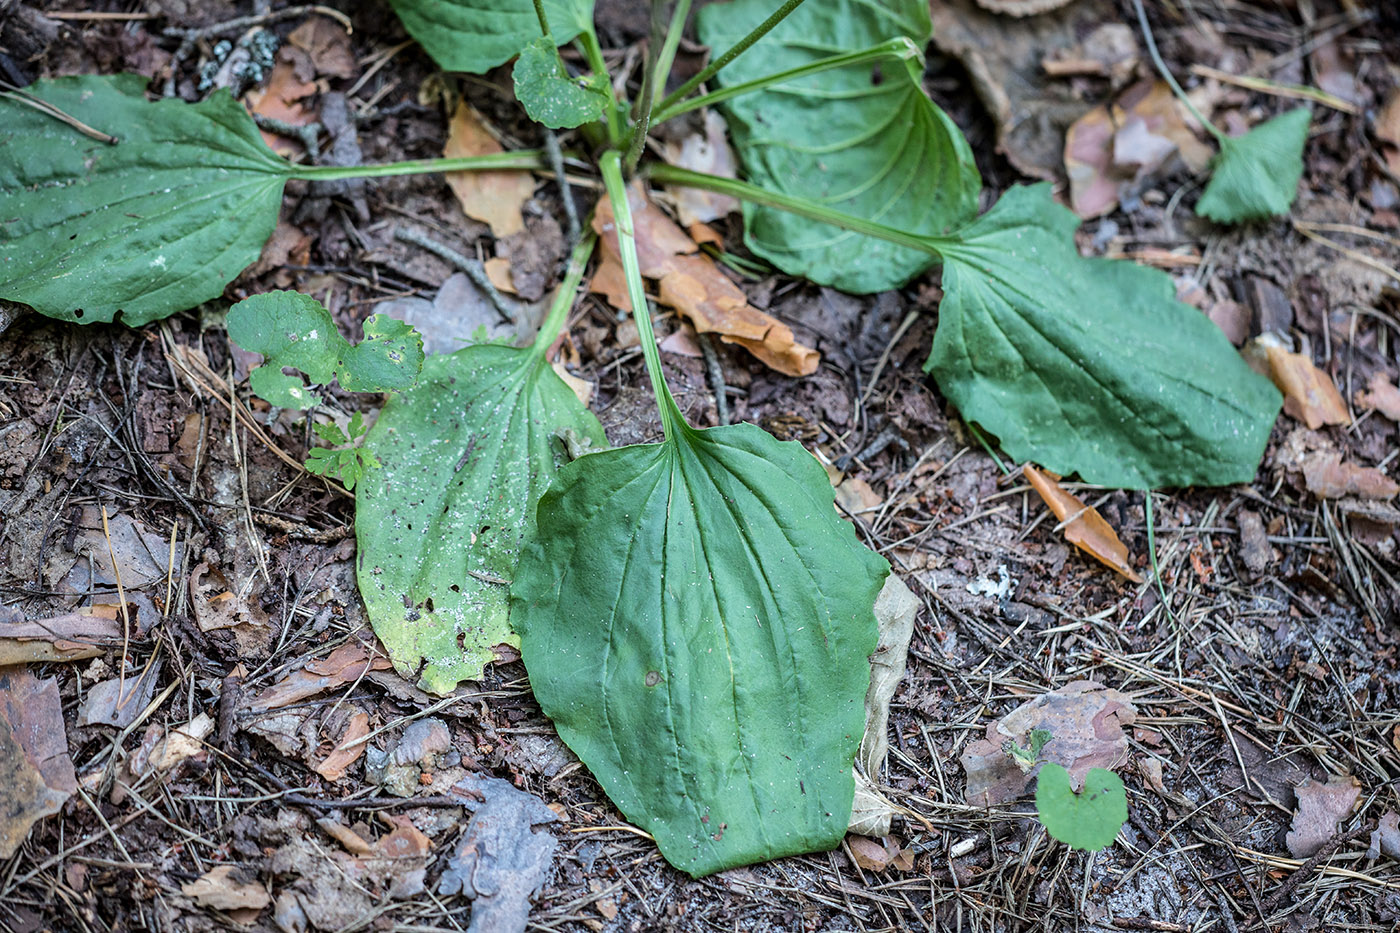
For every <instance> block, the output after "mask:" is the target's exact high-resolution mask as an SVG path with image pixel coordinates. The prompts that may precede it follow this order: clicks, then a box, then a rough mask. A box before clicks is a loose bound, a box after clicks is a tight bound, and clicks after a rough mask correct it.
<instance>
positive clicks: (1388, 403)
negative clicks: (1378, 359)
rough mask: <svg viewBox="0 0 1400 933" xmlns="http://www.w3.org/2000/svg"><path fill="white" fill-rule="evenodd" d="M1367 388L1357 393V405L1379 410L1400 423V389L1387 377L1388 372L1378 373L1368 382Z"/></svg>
mask: <svg viewBox="0 0 1400 933" xmlns="http://www.w3.org/2000/svg"><path fill="white" fill-rule="evenodd" d="M1366 389H1367V391H1363V392H1358V393H1356V404H1357V406H1359V407H1361V408H1365V409H1368V410H1371V411H1378V412H1380V413H1381V414H1382V415H1385V416H1386V417H1387V418H1389V419H1390V420H1391V421H1394V422H1396V423H1397V424H1400V389H1397V388H1396V387H1395V384H1394V383H1392V382H1391V381H1390V380H1389V379H1388V378H1386V374H1385V373H1376V374H1375V375H1374V376H1372V377H1371V381H1370V382H1369V383H1367V386H1366Z"/></svg>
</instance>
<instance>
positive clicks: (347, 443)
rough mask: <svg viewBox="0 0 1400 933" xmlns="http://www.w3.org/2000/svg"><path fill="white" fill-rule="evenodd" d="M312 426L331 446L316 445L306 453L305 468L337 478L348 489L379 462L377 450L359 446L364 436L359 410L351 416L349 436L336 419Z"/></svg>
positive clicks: (317, 434) (320, 474)
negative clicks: (374, 451) (371, 451)
mask: <svg viewBox="0 0 1400 933" xmlns="http://www.w3.org/2000/svg"><path fill="white" fill-rule="evenodd" d="M311 430H313V431H315V432H316V436H317V437H319V438H320V439H321V440H323V441H325V442H326V443H327V444H329V445H330V446H329V447H313V448H311V450H309V451H307V454H306V469H307V471H308V472H311V473H315V474H316V475H317V476H330V477H336V478H338V479H339V480H340V481H341V482H342V483H344V484H345V488H346V489H351V490H353V489H354V488H355V484H356V483H358V482H359V481H360V480H362V479H364V477H365V476H366V475H368V473H369V471H370V470H372V469H375V468H377V467H378V466H379V460H378V459H377V458H376V457H375V456H374V454H372V453H370V452H369V451H367V450H365V449H364V448H363V447H361V446H359V444H360V441H361V439H362V438H363V437H364V436H365V426H364V419H363V418H361V417H360V413H359V412H358V411H357V412H355V413H354V414H353V415H351V416H350V434H349V435H348V436H347V435H346V433H345V432H344V431H342V430H341V429H340V425H338V424H335V423H334V422H332V423H330V424H313V425H312V426H311Z"/></svg>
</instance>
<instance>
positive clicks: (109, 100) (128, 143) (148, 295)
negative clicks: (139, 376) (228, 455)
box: [0, 75, 292, 326]
mask: <svg viewBox="0 0 1400 933" xmlns="http://www.w3.org/2000/svg"><path fill="white" fill-rule="evenodd" d="M145 86H146V79H145V78H142V77H140V76H139V75H117V76H115V77H97V76H94V75H85V76H82V77H73V78H57V79H54V80H51V81H38V82H35V83H34V84H33V85H31V86H30V87H29V88H26V92H27V93H29V94H32V95H34V96H35V97H38V98H40V99H41V100H44V101H47V102H48V103H50V104H53V105H54V106H55V107H58V108H59V109H60V110H63V111H64V112H66V113H68V114H70V115H72V116H74V117H76V118H77V119H79V120H82V121H83V122H85V123H87V124H88V125H90V126H93V127H96V128H97V129H100V130H104V131H108V132H110V133H112V134H114V135H117V136H118V137H120V141H119V142H118V143H117V144H116V145H110V144H108V143H104V142H99V141H97V140H95V139H92V138H90V137H88V136H84V135H83V134H81V133H79V132H77V131H76V130H74V129H72V128H71V127H69V126H67V125H66V124H64V123H61V122H59V121H58V120H56V119H54V118H53V117H50V116H47V115H45V114H43V113H41V112H39V111H38V110H35V109H34V108H32V107H28V106H25V105H24V104H20V103H17V102H15V101H13V100H8V99H0V269H3V270H4V274H3V275H0V298H4V299H7V300H9V301H18V302H21V303H23V304H27V305H29V306H31V307H33V308H34V310H36V311H38V312H39V313H41V314H45V315H48V316H49V317H54V318H61V319H63V320H66V321H77V322H79V323H83V324H91V323H93V322H95V321H111V320H114V319H115V318H116V317H117V316H118V315H121V319H122V321H123V322H124V323H126V324H130V325H132V326H138V325H141V324H145V323H148V322H150V321H154V320H157V319H159V318H163V317H167V316H169V315H171V314H173V313H175V312H176V311H182V310H184V309H185V308H192V307H194V306H195V305H197V304H199V303H200V302H202V301H207V300H209V299H211V298H217V297H218V296H219V295H220V294H221V293H222V292H223V289H224V285H225V284H226V283H228V282H229V281H231V280H232V279H233V278H234V276H236V275H238V273H240V272H242V271H243V269H244V268H246V267H247V266H248V265H250V264H251V263H253V262H254V261H255V260H256V259H257V258H258V254H259V252H261V250H262V246H263V243H264V242H265V241H266V240H267V238H268V237H269V236H270V235H271V234H272V230H273V228H274V227H275V226H276V225H277V210H278V208H279V207H280V206H281V203H282V186H283V184H284V183H285V182H286V180H287V179H288V178H289V177H290V176H291V173H292V167H291V166H290V165H289V164H288V163H287V162H285V161H284V160H282V159H280V158H278V157H277V156H276V155H275V154H274V153H273V152H272V151H271V150H270V149H268V148H267V146H266V145H264V143H263V141H262V137H261V136H259V134H258V130H257V127H255V126H254V125H253V121H252V119H251V118H250V117H249V116H248V113H247V111H245V110H244V109H243V105H242V104H239V103H238V102H237V101H235V100H234V99H233V98H232V97H231V96H229V94H228V92H227V91H218V92H216V93H215V94H214V95H213V96H212V97H210V98H209V99H208V100H206V101H204V102H203V103H200V104H193V105H192V104H186V103H184V102H183V101H178V100H161V101H156V102H154V103H151V102H148V101H147V100H146V95H145Z"/></svg>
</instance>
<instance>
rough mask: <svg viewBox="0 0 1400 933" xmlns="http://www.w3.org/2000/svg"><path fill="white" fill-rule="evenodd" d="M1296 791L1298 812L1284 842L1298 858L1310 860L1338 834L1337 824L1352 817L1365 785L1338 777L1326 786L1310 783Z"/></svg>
mask: <svg viewBox="0 0 1400 933" xmlns="http://www.w3.org/2000/svg"><path fill="white" fill-rule="evenodd" d="M1293 790H1294V792H1295V793H1296V794H1297V795H1298V809H1297V810H1296V811H1294V813H1293V827H1292V828H1291V829H1290V830H1289V831H1288V835H1287V837H1285V840H1284V841H1285V842H1286V843H1287V844H1288V851H1289V852H1290V853H1292V855H1293V857H1294V858H1309V857H1311V856H1313V855H1316V854H1317V850H1318V849H1321V848H1322V847H1323V846H1324V845H1325V844H1326V843H1327V840H1329V839H1331V838H1332V837H1333V836H1335V835H1336V834H1337V824H1339V823H1340V822H1341V821H1342V820H1344V819H1346V818H1347V817H1349V816H1351V810H1352V808H1353V807H1354V806H1356V801H1357V799H1358V798H1359V797H1360V796H1361V782H1360V781H1358V780H1357V779H1356V778H1355V777H1354V776H1352V775H1335V774H1334V775H1330V776H1328V778H1327V783H1326V784H1323V783H1321V782H1320V781H1311V780H1310V781H1305V782H1304V783H1303V784H1300V785H1299V786H1297V787H1295V788H1294V789H1293Z"/></svg>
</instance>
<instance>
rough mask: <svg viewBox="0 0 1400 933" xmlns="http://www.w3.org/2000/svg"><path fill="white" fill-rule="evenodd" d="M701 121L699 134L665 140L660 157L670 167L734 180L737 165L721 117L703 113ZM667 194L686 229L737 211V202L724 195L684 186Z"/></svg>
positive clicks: (712, 113)
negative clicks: (701, 127) (701, 128)
mask: <svg viewBox="0 0 1400 933" xmlns="http://www.w3.org/2000/svg"><path fill="white" fill-rule="evenodd" d="M704 119H705V124H704V129H703V130H702V131H697V132H694V133H691V134H689V135H688V136H686V137H685V138H684V139H681V140H679V141H677V140H667V141H666V142H665V143H664V144H663V147H662V154H663V156H664V157H665V159H666V161H667V162H669V163H670V164H672V165H679V166H680V167H681V168H688V169H690V170H691V171H693V172H705V173H707V174H710V175H719V176H720V177H721V178H737V177H738V168H739V166H738V162H737V160H736V159H735V158H734V150H733V149H732V148H730V145H729V137H728V134H727V132H726V128H725V125H724V117H721V116H720V115H719V113H717V112H716V111H714V110H706V111H705V118H704ZM666 193H667V194H669V195H670V196H671V198H672V199H673V200H674V201H675V204H676V215H677V216H678V217H680V219H681V224H682V225H684V226H686V227H691V226H692V225H693V224H697V223H699V224H703V223H707V222H708V221H711V220H718V219H719V218H721V217H724V216H725V215H726V214H728V213H729V212H730V211H737V210H738V209H739V201H738V200H737V199H736V198H731V197H730V196H729V195H727V194H715V193H714V192H713V191H701V190H700V189H699V188H687V187H685V186H683V185H676V186H673V187H669V188H667V189H666Z"/></svg>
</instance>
